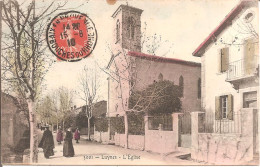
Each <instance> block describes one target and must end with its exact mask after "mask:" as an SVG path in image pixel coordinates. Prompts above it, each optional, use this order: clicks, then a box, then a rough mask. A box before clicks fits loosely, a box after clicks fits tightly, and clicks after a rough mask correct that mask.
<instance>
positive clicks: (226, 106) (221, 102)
mask: <svg viewBox="0 0 260 167" xmlns="http://www.w3.org/2000/svg"><path fill="white" fill-rule="evenodd" d="M215 100H216V101H215V119H216V120H221V119H229V120H233V96H232V95H231V94H230V95H224V96H217V97H216V99H215Z"/></svg>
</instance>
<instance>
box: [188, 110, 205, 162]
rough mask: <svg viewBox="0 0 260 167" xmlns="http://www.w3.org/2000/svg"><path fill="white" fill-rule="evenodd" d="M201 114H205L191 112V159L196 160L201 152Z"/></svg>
mask: <svg viewBox="0 0 260 167" xmlns="http://www.w3.org/2000/svg"><path fill="white" fill-rule="evenodd" d="M199 113H204V112H201V111H193V112H191V158H192V159H194V160H196V159H197V155H198V150H199V139H198V133H199V122H198V121H199Z"/></svg>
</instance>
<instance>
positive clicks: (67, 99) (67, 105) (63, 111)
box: [59, 87, 74, 131]
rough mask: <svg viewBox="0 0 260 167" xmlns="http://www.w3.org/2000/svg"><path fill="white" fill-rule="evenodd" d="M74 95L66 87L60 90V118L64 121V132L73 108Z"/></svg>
mask: <svg viewBox="0 0 260 167" xmlns="http://www.w3.org/2000/svg"><path fill="white" fill-rule="evenodd" d="M73 94H74V92H73V91H70V90H69V89H67V88H65V87H61V88H60V89H59V111H60V118H61V120H62V127H63V131H64V130H65V129H64V128H65V120H66V118H67V116H68V115H69V114H70V111H71V107H72V106H73Z"/></svg>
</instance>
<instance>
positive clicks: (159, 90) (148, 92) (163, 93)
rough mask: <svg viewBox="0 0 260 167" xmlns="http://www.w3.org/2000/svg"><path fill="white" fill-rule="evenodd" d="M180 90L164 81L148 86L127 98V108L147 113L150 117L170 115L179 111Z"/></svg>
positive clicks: (169, 82) (178, 87)
mask: <svg viewBox="0 0 260 167" xmlns="http://www.w3.org/2000/svg"><path fill="white" fill-rule="evenodd" d="M181 96H182V93H181V88H180V86H178V85H174V83H173V82H171V81H168V80H164V81H159V82H155V83H153V84H151V85H149V86H148V87H147V88H146V89H144V90H142V91H135V92H133V93H132V94H131V96H130V98H129V108H130V109H132V110H135V111H142V112H148V113H149V114H150V115H154V114H155V115H158V114H171V113H173V112H179V111H180V110H181V100H180V98H181Z"/></svg>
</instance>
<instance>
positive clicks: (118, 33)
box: [116, 20, 120, 42]
mask: <svg viewBox="0 0 260 167" xmlns="http://www.w3.org/2000/svg"><path fill="white" fill-rule="evenodd" d="M119 40H120V22H119V20H117V23H116V42H117V41H119Z"/></svg>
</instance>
